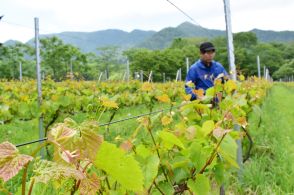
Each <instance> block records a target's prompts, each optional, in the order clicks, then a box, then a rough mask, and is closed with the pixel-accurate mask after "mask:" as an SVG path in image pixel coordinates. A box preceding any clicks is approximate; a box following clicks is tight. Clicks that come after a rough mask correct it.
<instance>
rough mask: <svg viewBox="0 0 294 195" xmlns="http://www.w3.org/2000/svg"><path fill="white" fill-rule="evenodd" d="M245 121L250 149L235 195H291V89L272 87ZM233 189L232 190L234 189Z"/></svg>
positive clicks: (293, 180) (293, 121) (293, 175)
mask: <svg viewBox="0 0 294 195" xmlns="http://www.w3.org/2000/svg"><path fill="white" fill-rule="evenodd" d="M258 123H259V117H258V114H256V113H252V114H251V116H250V118H249V124H250V127H249V131H250V133H251V136H252V137H253V142H254V147H253V150H252V156H251V158H250V159H249V160H248V161H247V162H246V163H245V164H244V170H243V178H242V179H241V180H239V181H236V183H235V185H233V187H231V189H232V191H235V194H281V195H284V194H294V88H293V87H286V86H285V85H283V84H275V85H274V86H273V88H272V89H271V90H270V92H269V94H268V96H267V98H266V99H265V101H264V103H263V105H262V117H261V123H260V126H259V127H258ZM234 188H235V189H234Z"/></svg>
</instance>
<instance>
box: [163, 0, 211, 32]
mask: <svg viewBox="0 0 294 195" xmlns="http://www.w3.org/2000/svg"><path fill="white" fill-rule="evenodd" d="M166 1H167V2H169V3H170V4H171V5H173V6H174V7H175V8H176V9H178V10H179V11H180V12H182V13H183V14H184V15H185V16H186V17H188V18H189V19H190V20H191V21H193V22H194V24H196V25H198V26H200V27H201V28H203V30H205V31H206V32H207V34H208V35H210V36H211V37H214V35H213V34H212V33H211V32H210V31H209V30H208V29H206V28H204V27H203V26H201V25H200V24H199V23H198V22H197V21H196V20H194V19H193V18H192V17H191V16H190V15H188V14H187V13H186V12H184V11H183V10H182V9H180V8H179V7H178V6H177V5H175V4H174V3H172V2H171V1H170V0H166Z"/></svg>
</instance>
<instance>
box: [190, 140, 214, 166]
mask: <svg viewBox="0 0 294 195" xmlns="http://www.w3.org/2000/svg"><path fill="white" fill-rule="evenodd" d="M189 151H190V152H189V158H190V160H191V162H192V163H193V165H194V166H195V168H196V171H197V172H198V171H200V169H201V168H202V167H203V166H204V165H205V163H206V161H207V159H208V158H209V157H210V155H211V152H212V149H211V148H209V147H203V146H202V145H201V143H200V141H198V140H196V141H194V142H193V143H192V144H191V146H190V147H189Z"/></svg>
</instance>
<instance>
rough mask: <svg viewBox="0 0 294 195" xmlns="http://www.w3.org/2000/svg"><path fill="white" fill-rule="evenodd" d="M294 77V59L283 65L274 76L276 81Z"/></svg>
mask: <svg viewBox="0 0 294 195" xmlns="http://www.w3.org/2000/svg"><path fill="white" fill-rule="evenodd" d="M293 75H294V59H292V60H291V61H288V62H286V63H285V64H283V65H282V66H281V67H280V68H279V69H278V70H277V71H276V72H275V73H274V74H273V77H274V78H275V79H280V78H287V77H292V76H293Z"/></svg>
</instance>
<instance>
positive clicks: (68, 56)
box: [40, 37, 87, 81]
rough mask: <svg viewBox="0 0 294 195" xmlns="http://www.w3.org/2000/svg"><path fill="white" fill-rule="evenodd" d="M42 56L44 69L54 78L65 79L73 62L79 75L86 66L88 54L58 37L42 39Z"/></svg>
mask: <svg viewBox="0 0 294 195" xmlns="http://www.w3.org/2000/svg"><path fill="white" fill-rule="evenodd" d="M40 42H41V57H42V61H41V63H42V67H43V70H44V71H45V72H46V74H47V75H48V74H49V75H52V77H53V79H54V80H57V81H59V80H63V79H65V78H66V75H67V74H68V73H69V71H70V65H71V63H72V64H74V68H75V69H76V72H78V74H79V75H82V73H83V72H82V71H83V70H84V69H85V68H86V62H87V59H86V56H85V55H84V54H83V53H82V52H81V51H80V50H79V49H78V48H76V47H74V46H73V45H69V44H64V43H63V41H62V40H61V39H59V38H57V37H50V38H45V39H41V40H40Z"/></svg>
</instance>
